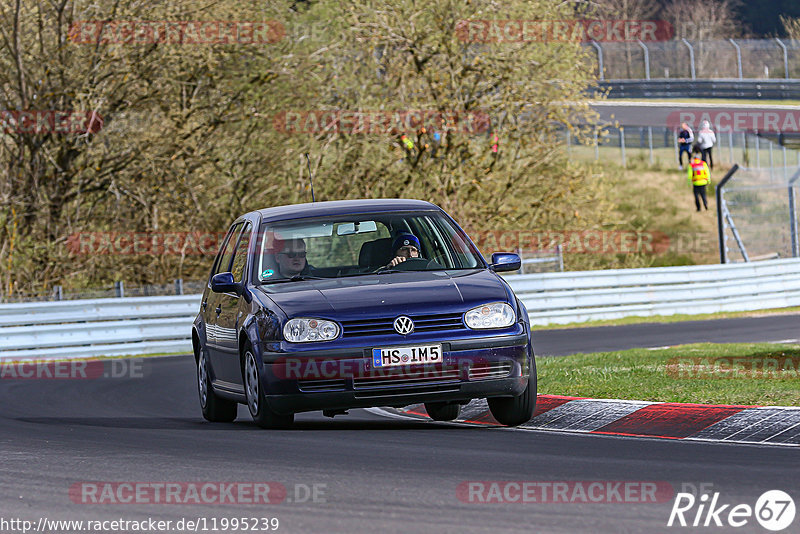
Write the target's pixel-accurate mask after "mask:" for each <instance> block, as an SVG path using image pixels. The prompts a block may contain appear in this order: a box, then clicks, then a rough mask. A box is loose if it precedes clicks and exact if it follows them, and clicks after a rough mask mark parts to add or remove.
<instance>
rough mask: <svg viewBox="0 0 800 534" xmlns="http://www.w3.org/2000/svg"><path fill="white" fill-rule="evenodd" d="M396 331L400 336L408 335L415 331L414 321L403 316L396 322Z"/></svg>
mask: <svg viewBox="0 0 800 534" xmlns="http://www.w3.org/2000/svg"><path fill="white" fill-rule="evenodd" d="M394 329H395V331H396V332H397V333H398V334H400V335H403V336H405V335H408V334H410V333H411V332H413V331H414V321H412V320H411V317H406V316H405V315H401V316H400V317H398V318H397V319H395V320H394Z"/></svg>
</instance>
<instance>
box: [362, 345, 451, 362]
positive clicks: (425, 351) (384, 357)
mask: <svg viewBox="0 0 800 534" xmlns="http://www.w3.org/2000/svg"><path fill="white" fill-rule="evenodd" d="M421 363H442V346H441V345H416V346H411V347H391V348H387V349H372V365H373V366H374V367H397V366H400V365H414V364H421Z"/></svg>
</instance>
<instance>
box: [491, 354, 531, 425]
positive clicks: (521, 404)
mask: <svg viewBox="0 0 800 534" xmlns="http://www.w3.org/2000/svg"><path fill="white" fill-rule="evenodd" d="M532 361H533V360H532ZM486 401H487V402H488V403H489V411H491V412H492V416H493V417H494V418H495V419H496V420H497V422H498V423H500V424H501V425H506V426H518V425H521V424H523V423H527V422H528V421H530V420H531V418H532V417H533V411H534V410H535V409H536V364H535V362H534V363H533V364H532V368H531V374H530V376H529V377H528V385H527V387H526V388H525V391H523V392H522V394H521V395H519V396H517V397H494V398H489V399H486Z"/></svg>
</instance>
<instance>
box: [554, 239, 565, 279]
mask: <svg viewBox="0 0 800 534" xmlns="http://www.w3.org/2000/svg"><path fill="white" fill-rule="evenodd" d="M556 252H557V253H558V270H559V271H561V272H562V273H563V272H564V252H563V250H562V249H561V243H559V244H558V245H556Z"/></svg>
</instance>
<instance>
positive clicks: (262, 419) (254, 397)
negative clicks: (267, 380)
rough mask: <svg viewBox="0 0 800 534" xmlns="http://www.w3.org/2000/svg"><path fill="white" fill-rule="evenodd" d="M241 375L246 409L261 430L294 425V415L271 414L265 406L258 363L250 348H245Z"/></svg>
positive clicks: (265, 400) (265, 401)
mask: <svg viewBox="0 0 800 534" xmlns="http://www.w3.org/2000/svg"><path fill="white" fill-rule="evenodd" d="M242 364H243V365H242V373H243V375H244V376H243V381H242V383H243V384H244V391H245V396H246V397H247V409H248V410H250V415H251V416H252V417H253V421H255V423H256V424H257V425H258V426H260V427H261V428H273V429H275V428H289V427H291V426H292V423H294V414H293V413H290V414H288V415H284V414H279V413H275V412H273V411H272V410H271V409H270V408H269V405H268V404H267V399H266V397H265V394H264V388H263V386H262V382H261V373H260V372H259V370H258V369H259V367H258V362H257V361H256V358H255V356H254V355H253V351H252V349H251V348H250V347H245V350H244V361H243V362H242Z"/></svg>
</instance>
